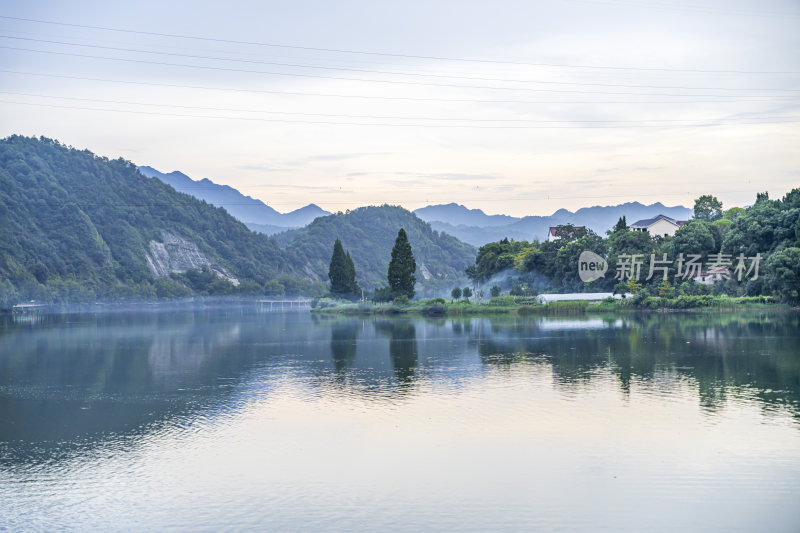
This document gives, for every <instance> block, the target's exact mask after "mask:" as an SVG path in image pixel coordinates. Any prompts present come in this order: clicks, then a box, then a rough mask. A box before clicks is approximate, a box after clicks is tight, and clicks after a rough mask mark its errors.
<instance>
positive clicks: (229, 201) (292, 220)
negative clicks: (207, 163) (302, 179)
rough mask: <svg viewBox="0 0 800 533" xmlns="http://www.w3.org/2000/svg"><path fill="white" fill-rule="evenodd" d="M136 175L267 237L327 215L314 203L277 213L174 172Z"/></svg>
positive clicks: (146, 170) (226, 188) (229, 189)
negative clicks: (217, 210) (220, 209)
mask: <svg viewBox="0 0 800 533" xmlns="http://www.w3.org/2000/svg"><path fill="white" fill-rule="evenodd" d="M139 172H141V173H142V174H144V175H145V176H147V177H148V178H158V179H160V180H161V181H163V182H164V183H166V184H167V185H170V186H172V188H173V189H175V190H176V191H178V192H183V193H186V194H189V195H192V196H194V197H195V198H198V199H200V200H205V201H206V202H207V203H209V204H211V205H214V206H217V207H224V208H225V210H226V211H228V213H230V214H231V215H233V216H234V217H235V218H238V219H239V220H240V221H242V222H244V223H245V224H246V225H247V226H248V227H249V228H250V229H252V230H253V231H258V232H260V233H266V234H267V235H272V234H273V233H279V232H281V231H286V230H287V229H293V228H301V227H303V226H306V225H308V224H309V223H310V222H311V221H313V220H314V219H315V218H317V217H321V216H325V215H330V213H329V212H328V211H325V210H324V209H321V208H320V207H318V206H316V205H314V204H309V205H307V206H305V207H301V208H300V209H296V210H294V211H291V212H289V213H280V212H278V211H276V210H275V209H273V208H272V207H270V206H268V205H267V204H265V203H264V202H262V201H261V200H256V199H255V198H252V197H250V196H245V195H244V194H242V193H240V192H239V191H237V190H236V189H234V188H233V187H229V186H227V185H220V184H218V183H214V182H213V181H211V180H209V179H201V180H193V179H192V178H190V177H189V176H187V175H186V174H184V173H182V172H178V171H174V172H170V173H166V174H165V173H163V172H159V171H158V170H156V169H154V168H153V167H148V166H140V167H139Z"/></svg>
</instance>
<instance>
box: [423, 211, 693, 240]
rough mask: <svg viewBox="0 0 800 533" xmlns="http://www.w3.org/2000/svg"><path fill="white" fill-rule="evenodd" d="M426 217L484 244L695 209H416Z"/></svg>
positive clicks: (683, 215) (601, 228) (681, 215)
mask: <svg viewBox="0 0 800 533" xmlns="http://www.w3.org/2000/svg"><path fill="white" fill-rule="evenodd" d="M414 214H416V215H417V216H418V217H420V218H421V219H422V220H424V221H426V222H428V223H430V225H431V227H433V228H434V229H436V230H439V231H442V232H445V233H449V234H450V235H452V236H454V237H456V238H458V239H459V240H461V241H464V242H466V243H469V244H472V245H473V246H482V245H484V244H486V243H488V242H494V241H499V240H501V239H503V238H505V237H508V238H509V239H515V240H527V241H532V240H535V239H538V240H545V239H546V238H547V233H548V230H549V228H550V226H557V225H559V224H574V225H576V226H586V227H587V228H589V229H591V230H592V231H594V232H596V233H598V234H600V235H603V234H605V232H606V231H607V230H608V229H610V228H611V227H612V226H613V225H614V224H616V222H617V220H619V218H620V217H622V216H624V217H626V219H627V221H628V224H632V223H633V222H636V221H637V220H640V219H643V218H652V217H654V216H656V215H666V216H668V217H670V218H674V219H676V220H688V219H689V218H690V217H691V216H692V210H691V209H689V208H687V207H683V206H673V207H668V206H665V205H664V204H662V203H660V202H656V203H654V204H650V205H644V204H641V203H639V202H627V203H624V204H619V205H612V206H594V207H584V208H581V209H578V210H577V211H575V212H574V213H573V212H572V211H569V210H567V209H559V210H558V211H556V212H555V213H553V214H552V215H550V216H527V217H522V218H517V217H510V216H507V215H487V214H486V213H484V212H483V211H481V210H480V209H468V208H467V207H464V206H463V205H458V204H454V203H451V204H443V205H431V206H427V207H423V208H420V209H417V210H416V211H414Z"/></svg>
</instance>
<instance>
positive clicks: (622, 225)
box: [611, 216, 628, 233]
mask: <svg viewBox="0 0 800 533" xmlns="http://www.w3.org/2000/svg"><path fill="white" fill-rule="evenodd" d="M620 231H628V221H627V220H625V216H621V217H620V219H619V220H617V223H616V224H614V229H612V230H611V233H618V232H620Z"/></svg>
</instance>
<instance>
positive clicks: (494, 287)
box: [489, 285, 500, 298]
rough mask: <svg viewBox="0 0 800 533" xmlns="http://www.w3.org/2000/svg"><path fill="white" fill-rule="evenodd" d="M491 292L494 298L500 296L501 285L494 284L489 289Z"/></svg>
mask: <svg viewBox="0 0 800 533" xmlns="http://www.w3.org/2000/svg"><path fill="white" fill-rule="evenodd" d="M489 294H491V295H492V298H497V297H498V296H500V286H499V285H492V288H491V289H489Z"/></svg>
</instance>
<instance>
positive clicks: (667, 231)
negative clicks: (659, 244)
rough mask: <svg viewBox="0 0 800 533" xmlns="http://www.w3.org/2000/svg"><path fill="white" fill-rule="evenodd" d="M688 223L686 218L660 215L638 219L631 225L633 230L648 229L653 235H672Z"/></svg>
mask: <svg viewBox="0 0 800 533" xmlns="http://www.w3.org/2000/svg"><path fill="white" fill-rule="evenodd" d="M684 224H686V221H685V220H675V219H672V218H669V217H668V216H665V215H658V216H657V217H654V218H646V219H644V220H637V221H636V222H634V223H633V224H631V225H630V230H631V231H646V232H647V233H649V234H650V235H652V236H654V237H655V236H659V237H672V236H673V235H675V232H676V231H678V228H680V227H681V226H683V225H684Z"/></svg>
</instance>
